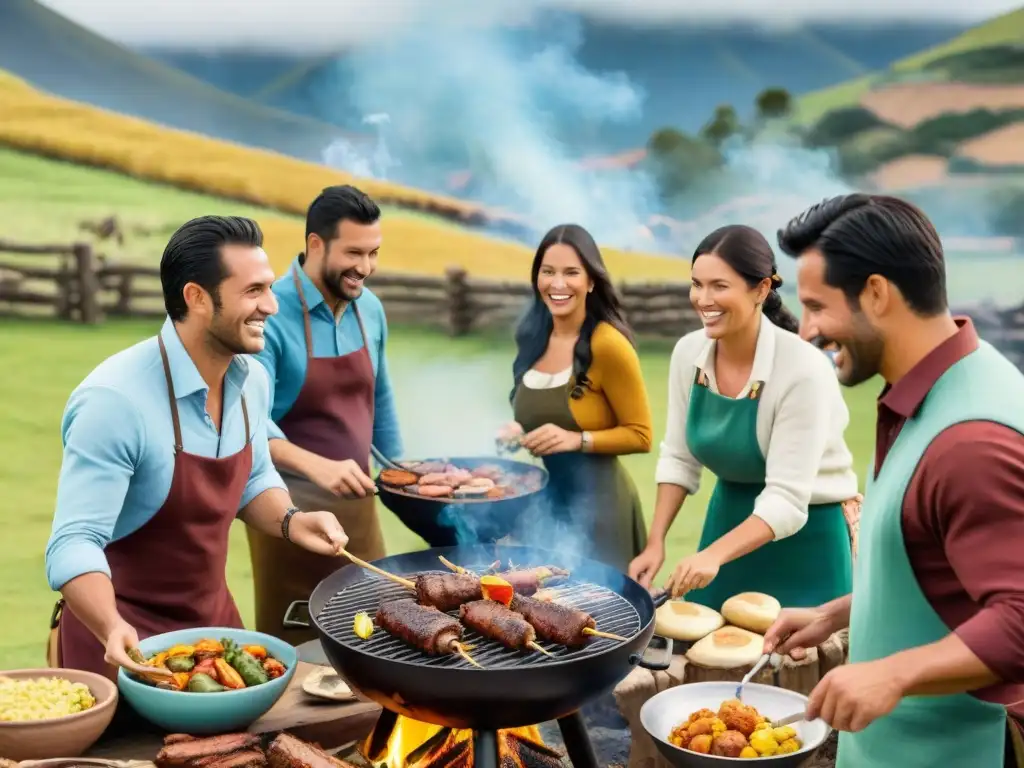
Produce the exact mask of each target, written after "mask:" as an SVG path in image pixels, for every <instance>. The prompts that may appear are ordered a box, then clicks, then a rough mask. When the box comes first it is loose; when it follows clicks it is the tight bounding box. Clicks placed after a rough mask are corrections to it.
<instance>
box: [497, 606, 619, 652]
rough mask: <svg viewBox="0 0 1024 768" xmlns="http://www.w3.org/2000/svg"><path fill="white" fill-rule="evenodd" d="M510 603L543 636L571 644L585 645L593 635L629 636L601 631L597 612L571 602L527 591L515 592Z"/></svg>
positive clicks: (561, 643)
mask: <svg viewBox="0 0 1024 768" xmlns="http://www.w3.org/2000/svg"><path fill="white" fill-rule="evenodd" d="M509 607H510V608H511V609H512V610H513V611H515V612H516V613H518V614H521V615H522V617H523V618H524V619H526V620H527V621H528V622H530V624H532V625H533V628H534V629H535V630H537V634H538V635H539V636H540V637H542V638H544V639H545V640H547V641H549V642H552V643H558V644H559V645H565V646H568V647H569V648H579V647H580V646H582V645H585V644H586V643H587V639H588V638H589V637H605V638H607V639H609V640H619V641H621V642H625V641H626V638H625V637H621V636H619V635H613V634H612V633H611V632H600V631H598V629H597V622H596V621H594V617H593V616H591V615H590V614H589V613H584V612H583V611H580V610H577V609H576V608H572V607H570V606H568V605H562V604H561V603H555V602H544V601H541V600H534V599H533V598H532V597H527V596H526V595H513V597H512V604H511V605H510V606H509Z"/></svg>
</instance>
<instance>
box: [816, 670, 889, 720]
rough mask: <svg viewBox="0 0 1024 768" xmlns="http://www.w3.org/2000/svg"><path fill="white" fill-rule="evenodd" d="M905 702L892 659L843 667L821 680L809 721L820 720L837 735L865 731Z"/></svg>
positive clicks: (817, 687)
mask: <svg viewBox="0 0 1024 768" xmlns="http://www.w3.org/2000/svg"><path fill="white" fill-rule="evenodd" d="M902 698H903V684H902V682H901V676H900V674H899V670H897V669H895V668H894V666H893V663H892V660H891V657H890V658H887V659H878V660H877V661H868V662H864V663H862V664H844V665H843V666H841V667H836V668H835V669H833V670H832V671H831V672H829V673H828V674H827V675H825V677H823V678H822V679H821V682H819V683H818V684H817V685H816V686H815V687H814V690H813V691H811V696H810V699H809V700H808V702H807V719H808V720H813V719H815V718H817V717H820V718H821V719H822V720H824V721H825V722H826V723H828V724H829V725H831V726H832V727H833V728H835V729H836V730H837V731H852V732H856V731H862V730H864V729H865V728H867V727H868V726H869V725H871V723H873V722H874V721H875V720H877V719H878V718H880V717H884V716H885V715H887V714H889V713H890V712H892V711H893V710H894V709H895V708H896V705H897V704H899V703H900V699H902Z"/></svg>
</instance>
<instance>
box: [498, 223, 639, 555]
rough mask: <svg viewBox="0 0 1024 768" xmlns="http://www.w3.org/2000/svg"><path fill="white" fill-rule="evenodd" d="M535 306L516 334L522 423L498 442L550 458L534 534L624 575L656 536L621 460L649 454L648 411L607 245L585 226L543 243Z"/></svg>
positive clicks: (528, 529) (530, 533)
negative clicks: (605, 253) (599, 244)
mask: <svg viewBox="0 0 1024 768" xmlns="http://www.w3.org/2000/svg"><path fill="white" fill-rule="evenodd" d="M532 281H533V301H532V303H531V305H530V308H529V309H528V310H527V313H526V314H525V315H524V317H523V319H522V321H521V322H520V324H519V327H518V328H517V330H516V346H517V350H518V354H517V355H516V359H515V362H514V363H513V365H512V372H513V377H514V381H515V384H514V387H513V389H512V395H511V400H512V409H513V413H514V417H515V422H514V423H513V424H511V425H509V426H508V427H506V428H505V429H504V430H503V431H502V433H501V434H500V435H499V441H500V442H504V443H505V444H507V445H512V446H515V445H518V446H521V447H522V448H525V449H526V450H528V451H529V452H530V453H532V454H533V455H534V456H539V457H541V458H542V459H543V461H544V465H545V466H546V467H547V470H548V473H549V475H550V480H549V482H548V488H547V492H546V494H545V495H544V498H543V500H542V504H541V508H539V509H536V510H534V511H533V512H532V513H529V514H528V515H527V518H529V519H525V520H523V521H522V523H523V524H522V526H521V528H524V529H525V534H526V536H525V538H527V539H528V540H529V541H530V543H536V544H538V545H541V546H545V547H546V548H549V549H560V550H563V551H564V550H566V549H575V550H576V551H577V552H578V553H580V554H586V556H588V557H590V558H592V559H595V560H599V561H601V562H604V563H607V564H608V565H613V566H616V567H617V568H619V569H620V570H622V571H625V570H626V568H627V567H628V565H629V562H630V560H631V559H632V558H633V557H635V556H636V555H637V554H639V553H640V552H641V551H643V549H644V545H645V544H646V539H647V534H646V525H645V524H644V518H643V511H642V509H641V506H640V499H639V496H638V495H637V491H636V486H635V485H634V484H633V481H632V478H630V476H629V474H628V473H627V472H626V469H625V468H624V467H623V466H622V464H621V462H620V461H619V459H618V457H619V456H622V455H625V454H630V453H647V452H648V451H650V450H651V434H652V427H651V408H650V403H649V401H648V399H647V389H646V387H645V385H644V380H643V376H642V375H641V372H640V360H639V358H638V357H637V353H636V349H635V348H634V343H633V334H632V331H631V330H630V328H629V325H628V324H627V323H626V320H625V318H624V316H623V313H622V308H621V305H620V301H619V297H618V295H617V293H616V291H615V288H614V286H613V285H612V283H611V280H610V279H609V277H608V271H607V269H606V268H605V265H604V260H603V259H602V258H601V252H600V250H599V249H598V247H597V244H596V243H595V242H594V239H593V238H592V237H591V236H590V233H588V232H587V231H586V230H585V229H583V227H580V226H578V225H576V224H564V225H561V226H557V227H555V228H554V229H552V230H551V231H550V232H548V233H547V235H545V236H544V239H543V240H541V243H540V245H539V246H538V248H537V254H536V256H534V259H533V268H532Z"/></svg>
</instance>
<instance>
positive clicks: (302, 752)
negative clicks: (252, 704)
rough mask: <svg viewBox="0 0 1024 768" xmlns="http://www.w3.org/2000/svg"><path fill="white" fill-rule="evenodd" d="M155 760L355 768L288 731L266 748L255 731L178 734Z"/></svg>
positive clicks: (218, 767)
mask: <svg viewBox="0 0 1024 768" xmlns="http://www.w3.org/2000/svg"><path fill="white" fill-rule="evenodd" d="M154 762H155V763H156V766H157V768H355V767H354V766H352V764H351V763H346V762H345V761H344V760H339V759H338V758H336V757H333V756H331V755H329V754H327V752H325V751H324V750H322V749H320V747H318V746H316V745H314V744H309V743H307V742H305V741H302V740H301V739H297V738H295V737H294V736H292V735H291V734H288V733H282V734H280V735H278V736H277V737H276V738H275V739H274V740H273V741H272V742H270V745H269V746H268V747H267V748H266V749H265V750H264V749H263V747H262V741H261V738H260V736H259V734H254V733H226V734H221V735H219V736H208V737H195V736H189V735H187V734H182V733H175V734H171V735H170V736H167V737H166V738H165V739H164V747H163V749H161V750H160V752H159V753H158V754H157V756H156V760H155V761H154Z"/></svg>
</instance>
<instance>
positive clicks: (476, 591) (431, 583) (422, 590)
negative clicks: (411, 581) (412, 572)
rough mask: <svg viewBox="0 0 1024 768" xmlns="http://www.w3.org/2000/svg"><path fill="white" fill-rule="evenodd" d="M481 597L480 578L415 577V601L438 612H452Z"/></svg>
mask: <svg viewBox="0 0 1024 768" xmlns="http://www.w3.org/2000/svg"><path fill="white" fill-rule="evenodd" d="M483 596H484V593H483V589H482V588H481V586H480V578H479V577H478V576H474V575H473V574H470V573H421V574H420V575H419V576H417V577H416V599H417V600H419V602H420V603H421V604H422V605H429V606H431V607H433V608H437V609H438V610H439V611H454V610H455V609H456V608H458V607H459V606H460V605H462V604H463V603H469V602H472V601H473V600H481V599H483Z"/></svg>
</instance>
